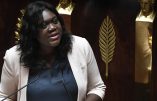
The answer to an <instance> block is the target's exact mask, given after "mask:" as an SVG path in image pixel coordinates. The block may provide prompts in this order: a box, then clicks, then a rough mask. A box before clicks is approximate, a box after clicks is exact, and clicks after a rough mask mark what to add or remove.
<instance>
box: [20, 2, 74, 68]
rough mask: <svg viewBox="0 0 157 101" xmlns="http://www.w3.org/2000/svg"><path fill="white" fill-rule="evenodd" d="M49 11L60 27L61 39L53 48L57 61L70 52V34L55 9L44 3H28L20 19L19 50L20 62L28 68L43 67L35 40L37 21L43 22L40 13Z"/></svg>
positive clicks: (37, 43) (43, 61)
mask: <svg viewBox="0 0 157 101" xmlns="http://www.w3.org/2000/svg"><path fill="white" fill-rule="evenodd" d="M44 10H50V11H51V12H53V13H54V14H55V15H56V16H57V18H58V20H59V21H60V23H61V26H62V31H63V34H62V38H61V42H60V44H59V45H58V46H57V47H56V48H55V49H56V52H57V53H56V54H57V59H58V60H61V59H63V58H65V57H66V56H67V53H68V52H69V51H71V34H70V33H69V32H67V30H66V28H65V24H64V21H63V18H62V17H61V15H60V14H59V13H58V12H57V10H56V9H55V7H54V6H53V5H51V4H49V3H47V2H44V1H35V2H32V3H30V4H29V5H28V6H27V7H26V8H25V9H24V16H23V18H22V27H21V30H20V40H19V43H18V44H19V48H18V50H20V51H21V57H20V62H21V63H23V64H24V66H26V67H29V68H41V67H42V66H43V65H45V62H46V61H45V60H43V59H42V58H41V57H39V53H38V50H39V42H38V40H37V36H38V27H37V24H38V23H39V21H41V20H43V17H42V12H43V11H44Z"/></svg>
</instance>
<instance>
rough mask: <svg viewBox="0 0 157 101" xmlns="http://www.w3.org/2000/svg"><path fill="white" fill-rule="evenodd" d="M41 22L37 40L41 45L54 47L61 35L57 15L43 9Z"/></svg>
mask: <svg viewBox="0 0 157 101" xmlns="http://www.w3.org/2000/svg"><path fill="white" fill-rule="evenodd" d="M42 15H43V22H41V23H40V24H39V26H38V27H39V35H38V41H39V43H40V45H41V47H47V46H48V47H56V46H58V45H59V43H60V40H61V36H62V26H61V24H60V21H59V20H58V18H57V16H56V15H55V14H54V13H52V12H51V11H49V10H44V11H43V13H42Z"/></svg>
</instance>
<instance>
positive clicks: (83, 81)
mask: <svg viewBox="0 0 157 101" xmlns="http://www.w3.org/2000/svg"><path fill="white" fill-rule="evenodd" d="M20 33H21V35H20V41H19V44H18V45H16V46H14V47H12V48H11V49H9V50H7V52H6V54H5V56H4V65H3V69H2V76H1V84H0V98H1V101H3V100H4V99H6V100H5V101H14V100H15V101H102V99H103V96H104V92H105V85H104V83H103V81H102V79H101V77H100V74H99V70H98V66H97V63H96V60H95V57H94V55H93V52H92V49H91V47H90V45H89V43H88V42H87V40H86V39H84V38H81V37H78V36H74V35H70V34H69V33H68V32H66V29H65V26H64V22H63V19H62V18H61V16H60V15H59V14H58V12H57V11H56V9H55V8H54V7H53V6H52V5H50V4H48V3H46V2H43V1H36V2H33V3H31V4H29V5H28V6H27V8H26V9H25V13H24V16H23V19H22V28H21V32H20ZM16 93H17V95H16Z"/></svg>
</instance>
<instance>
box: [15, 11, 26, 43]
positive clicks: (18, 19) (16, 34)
mask: <svg viewBox="0 0 157 101" xmlns="http://www.w3.org/2000/svg"><path fill="white" fill-rule="evenodd" d="M20 12H21V16H20V17H18V18H17V21H18V22H17V24H16V27H17V30H16V31H15V43H16V44H17V43H18V41H19V40H20V34H19V33H20V30H21V27H22V18H23V16H24V10H23V9H22V10H20Z"/></svg>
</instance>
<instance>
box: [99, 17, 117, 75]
mask: <svg viewBox="0 0 157 101" xmlns="http://www.w3.org/2000/svg"><path fill="white" fill-rule="evenodd" d="M115 40H116V37H115V30H114V26H113V23H112V21H111V19H110V18H109V17H108V16H107V17H106V18H105V19H104V21H103V22H102V24H101V27H100V30H99V47H100V53H101V58H102V60H103V61H104V62H105V64H106V73H105V76H106V77H108V64H109V62H111V61H112V58H113V55H114V49H115Z"/></svg>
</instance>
